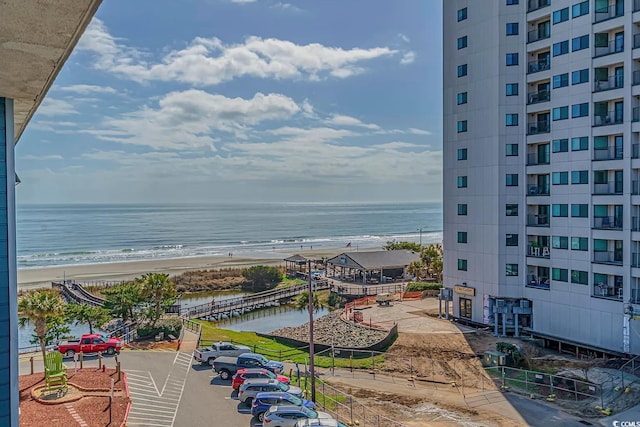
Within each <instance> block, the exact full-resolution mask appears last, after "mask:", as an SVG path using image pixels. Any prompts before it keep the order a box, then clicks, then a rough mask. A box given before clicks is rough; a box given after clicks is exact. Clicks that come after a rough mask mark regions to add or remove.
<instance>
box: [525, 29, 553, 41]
mask: <svg viewBox="0 0 640 427" xmlns="http://www.w3.org/2000/svg"><path fill="white" fill-rule="evenodd" d="M549 37H551V31H549V30H547V31H542V30H539V29H537V28H536V29H535V30H531V31H529V32H528V33H527V43H533V42H537V41H538V40H544V39H548V38H549Z"/></svg>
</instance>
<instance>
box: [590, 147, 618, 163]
mask: <svg viewBox="0 0 640 427" xmlns="http://www.w3.org/2000/svg"><path fill="white" fill-rule="evenodd" d="M622 155H623V152H622V147H621V146H615V145H610V146H608V147H604V148H594V149H593V160H620V159H622Z"/></svg>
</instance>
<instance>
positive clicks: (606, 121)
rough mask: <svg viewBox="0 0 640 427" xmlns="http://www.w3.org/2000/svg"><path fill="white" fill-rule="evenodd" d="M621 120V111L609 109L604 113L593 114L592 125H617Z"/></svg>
mask: <svg viewBox="0 0 640 427" xmlns="http://www.w3.org/2000/svg"><path fill="white" fill-rule="evenodd" d="M622 122H623V116H622V113H616V112H615V111H609V112H608V113H607V114H604V115H594V116H593V126H594V127H595V126H609V125H619V124H621V123H622Z"/></svg>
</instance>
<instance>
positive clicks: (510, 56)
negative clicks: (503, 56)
mask: <svg viewBox="0 0 640 427" xmlns="http://www.w3.org/2000/svg"><path fill="white" fill-rule="evenodd" d="M511 65H518V54H517V53H507V67H509V66H511Z"/></svg>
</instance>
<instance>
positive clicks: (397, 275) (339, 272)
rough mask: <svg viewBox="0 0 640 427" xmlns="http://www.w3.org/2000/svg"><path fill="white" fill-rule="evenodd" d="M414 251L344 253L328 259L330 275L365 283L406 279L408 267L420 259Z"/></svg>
mask: <svg viewBox="0 0 640 427" xmlns="http://www.w3.org/2000/svg"><path fill="white" fill-rule="evenodd" d="M419 260H420V255H419V254H417V253H416V252H413V251H408V250H398V251H373V252H349V253H342V254H340V255H338V256H336V257H333V258H330V259H329V260H328V261H327V270H328V275H329V276H330V277H334V278H338V279H339V280H344V281H347V282H361V283H363V284H378V283H391V282H397V281H402V280H405V279H406V278H407V277H408V276H407V267H408V266H409V264H411V263H412V262H414V261H419Z"/></svg>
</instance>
